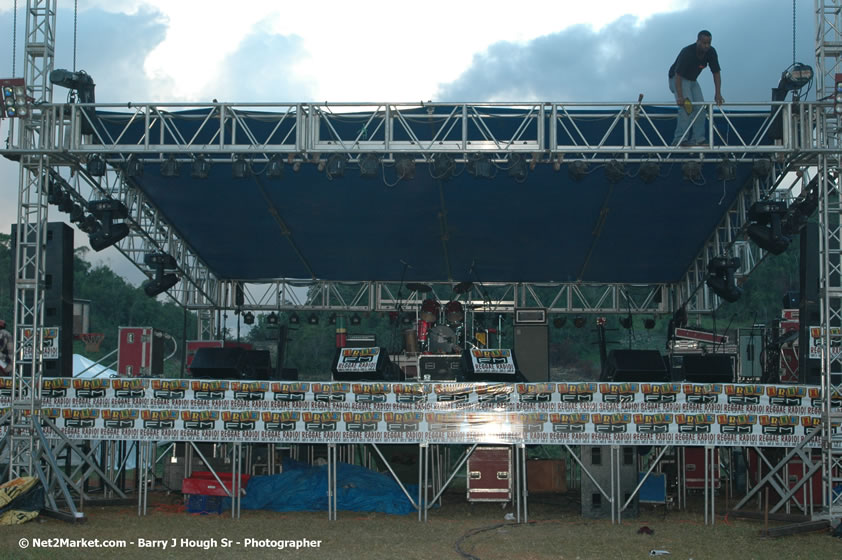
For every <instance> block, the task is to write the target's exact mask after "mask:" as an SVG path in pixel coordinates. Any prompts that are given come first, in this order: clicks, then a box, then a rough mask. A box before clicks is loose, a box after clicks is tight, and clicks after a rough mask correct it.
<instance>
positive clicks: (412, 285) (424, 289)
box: [406, 282, 433, 294]
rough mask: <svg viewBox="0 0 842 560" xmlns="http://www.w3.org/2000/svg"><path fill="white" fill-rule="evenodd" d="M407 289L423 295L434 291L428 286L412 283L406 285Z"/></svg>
mask: <svg viewBox="0 0 842 560" xmlns="http://www.w3.org/2000/svg"><path fill="white" fill-rule="evenodd" d="M406 288H407V289H408V290H409V291H411V292H420V293H422V294H426V293H427V292H432V291H433V289H432V288H431V287H430V286H428V285H427V284H420V283H418V282H410V283H409V284H407V285H406Z"/></svg>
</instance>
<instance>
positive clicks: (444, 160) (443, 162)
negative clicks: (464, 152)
mask: <svg viewBox="0 0 842 560" xmlns="http://www.w3.org/2000/svg"><path fill="white" fill-rule="evenodd" d="M431 166H432V167H431V168H430V173H431V175H432V176H433V179H437V180H441V181H444V180H446V179H449V178H450V176H451V175H452V174H453V156H451V155H450V154H436V157H435V159H434V160H433V163H432V164H431Z"/></svg>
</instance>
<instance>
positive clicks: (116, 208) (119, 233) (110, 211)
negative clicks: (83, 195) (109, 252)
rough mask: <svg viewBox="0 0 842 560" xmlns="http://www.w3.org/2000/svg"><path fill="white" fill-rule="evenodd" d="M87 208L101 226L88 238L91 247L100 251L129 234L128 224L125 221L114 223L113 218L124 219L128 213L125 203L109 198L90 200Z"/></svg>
mask: <svg viewBox="0 0 842 560" xmlns="http://www.w3.org/2000/svg"><path fill="white" fill-rule="evenodd" d="M88 210H90V212H91V214H93V215H94V216H96V217H97V219H98V220H99V222H100V223H101V224H102V227H100V228H98V229H97V230H96V231H95V232H93V233H92V234H91V236H90V238H89V239H88V241H89V242H90V244H91V249H93V250H94V251H102V250H103V249H105V248H106V247H110V246H112V245H114V244H115V243H117V242H119V241H120V240H121V239H123V238H124V237H126V236H127V235H128V234H129V226H128V224H125V223H122V222H121V223H114V220H115V219H125V218H127V217H128V215H129V211H128V209H127V208H126V205H125V204H123V203H122V202H120V201H119V200H114V199H111V198H108V199H104V200H92V201H91V202H89V203H88Z"/></svg>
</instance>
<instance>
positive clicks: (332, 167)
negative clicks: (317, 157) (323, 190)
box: [325, 154, 345, 179]
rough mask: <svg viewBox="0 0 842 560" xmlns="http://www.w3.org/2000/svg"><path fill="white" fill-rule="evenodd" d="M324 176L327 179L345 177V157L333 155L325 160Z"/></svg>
mask: <svg viewBox="0 0 842 560" xmlns="http://www.w3.org/2000/svg"><path fill="white" fill-rule="evenodd" d="M325 174H327V178H328V179H333V178H334V177H342V176H343V175H345V156H342V155H339V154H333V155H332V156H330V157H329V158H327V164H326V165H325Z"/></svg>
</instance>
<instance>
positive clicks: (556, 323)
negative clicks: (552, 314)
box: [553, 317, 567, 329]
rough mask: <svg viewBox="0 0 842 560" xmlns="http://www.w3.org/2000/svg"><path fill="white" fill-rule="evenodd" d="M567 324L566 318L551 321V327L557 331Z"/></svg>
mask: <svg viewBox="0 0 842 560" xmlns="http://www.w3.org/2000/svg"><path fill="white" fill-rule="evenodd" d="M565 323H567V317H556V318H555V319H553V326H554V327H555V328H557V329H560V328H561V327H563V326H564V325H565Z"/></svg>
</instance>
